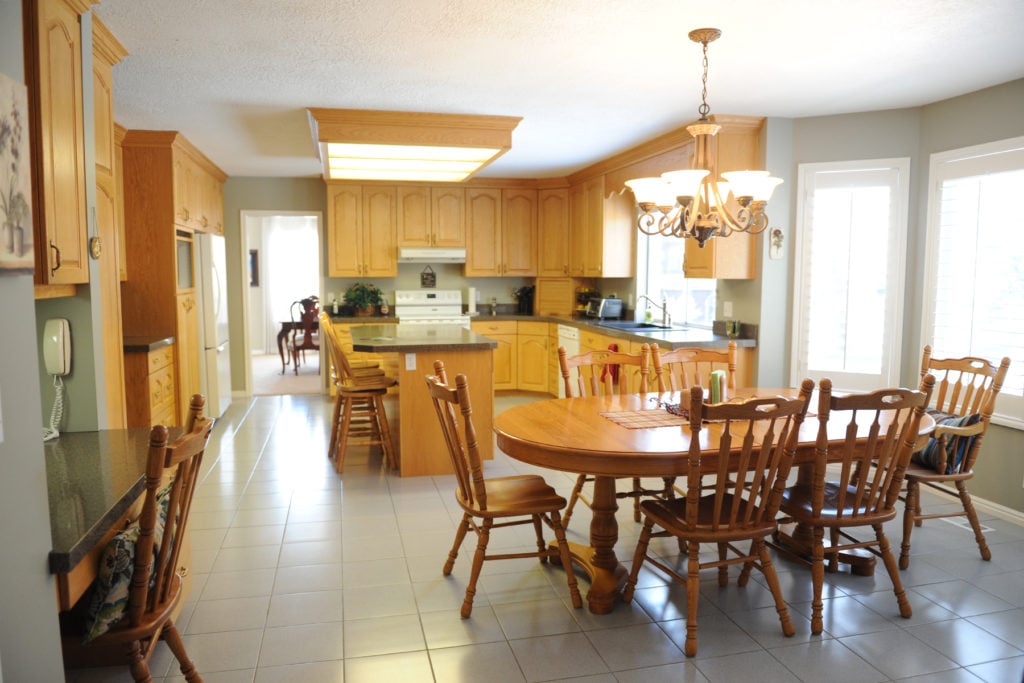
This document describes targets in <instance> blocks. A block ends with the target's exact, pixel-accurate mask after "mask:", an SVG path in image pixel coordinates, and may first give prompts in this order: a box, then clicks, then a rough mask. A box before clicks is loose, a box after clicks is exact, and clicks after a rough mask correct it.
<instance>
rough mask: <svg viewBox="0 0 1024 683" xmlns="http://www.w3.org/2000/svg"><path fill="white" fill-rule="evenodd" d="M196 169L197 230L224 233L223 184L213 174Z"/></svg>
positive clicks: (216, 233)
mask: <svg viewBox="0 0 1024 683" xmlns="http://www.w3.org/2000/svg"><path fill="white" fill-rule="evenodd" d="M197 170H198V186H199V190H200V192H199V204H198V207H199V209H198V210H199V212H200V215H199V220H198V221H197V222H198V225H197V226H196V229H197V230H202V231H204V232H209V233H213V234H215V235H223V234H224V186H223V184H222V183H221V182H220V179H218V178H217V177H216V176H214V175H213V174H211V173H209V172H207V171H204V170H202V169H197Z"/></svg>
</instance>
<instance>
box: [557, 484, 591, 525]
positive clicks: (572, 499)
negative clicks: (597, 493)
mask: <svg viewBox="0 0 1024 683" xmlns="http://www.w3.org/2000/svg"><path fill="white" fill-rule="evenodd" d="M586 482H587V475H585V474H581V475H580V476H578V477H576V485H575V486H573V487H572V493H571V494H569V504H568V505H566V506H565V514H564V515H562V526H564V527H565V528H567V529H568V528H569V519H570V518H571V517H572V511H573V510H574V509H575V508H576V501H578V500H579V499H580V492H581V491H583V484H585V483H586Z"/></svg>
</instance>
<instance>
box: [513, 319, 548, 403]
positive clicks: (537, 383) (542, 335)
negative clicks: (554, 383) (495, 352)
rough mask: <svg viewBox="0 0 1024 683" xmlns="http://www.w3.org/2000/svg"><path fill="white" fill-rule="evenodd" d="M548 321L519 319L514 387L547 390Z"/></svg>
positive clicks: (526, 389)
mask: <svg viewBox="0 0 1024 683" xmlns="http://www.w3.org/2000/svg"><path fill="white" fill-rule="evenodd" d="M548 327H549V325H548V323H537V322H526V321H522V320H520V321H519V323H518V327H517V328H516V366H517V367H516V388H517V389H520V390H522V391H541V392H546V391H547V390H548V359H549V356H550V349H549V344H548Z"/></svg>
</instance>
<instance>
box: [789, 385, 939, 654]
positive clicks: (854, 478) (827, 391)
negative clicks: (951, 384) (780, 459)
mask: <svg viewBox="0 0 1024 683" xmlns="http://www.w3.org/2000/svg"><path fill="white" fill-rule="evenodd" d="M934 382H935V378H933V377H932V376H931V375H925V377H923V378H922V380H921V384H920V388H919V389H918V390H912V389H898V388H894V389H879V390H877V391H872V392H870V393H854V394H844V395H841V396H835V395H833V394H832V381H831V380H829V379H823V380H821V383H820V385H819V389H818V391H819V394H818V436H817V439H816V442H815V447H814V460H813V463H812V464H811V465H810V466H809V467H810V470H809V475H808V476H801V477H799V478H798V480H797V482H796V483H795V484H794V485H793V486H790V487H788V488H786V490H785V491H784V492H783V494H782V505H781V507H780V510H781V512H782V514H783V515H785V516H786V518H787V520H786V521H790V520H792V521H795V522H796V523H797V524H798V525H801V526H803V527H804V528H808V529H810V533H811V537H812V540H811V558H810V560H806V558H802V557H798V556H794V557H795V558H796V559H798V560H801V561H804V562H806V563H808V564H810V566H811V581H812V583H813V586H814V597H813V600H812V602H811V633H813V634H818V633H821V632H822V630H823V622H822V601H821V593H822V587H823V585H824V583H825V556H826V555H827V556H828V558H829V571H836V570H837V569H838V566H839V565H838V562H839V553H843V552H846V551H849V550H852V549H856V548H863V549H865V550H867V551H869V552H871V553H872V554H874V555H875V556H877V557H880V558H881V559H882V561H883V562H884V563H885V568H886V571H888V572H889V578H890V579H891V580H892V587H893V592H894V593H895V594H896V602H897V604H898V605H899V612H900V616H902V617H904V618H909V617H910V616H911V614H912V609H911V606H910V603H909V602H908V601H907V596H906V593H905V592H904V590H903V584H902V583H901V582H900V573H899V569H897V566H896V558H895V557H893V554H892V550H891V549H890V547H889V539H888V538H887V537H886V535H885V531H884V529H883V526H882V525H883V524H884V523H885V522H888V521H889V520H891V519H894V518H895V517H896V502H897V499H898V496H899V492H900V489H901V488H902V486H903V476H904V473H905V472H906V470H907V464H908V463H909V462H910V456H911V453H912V452H913V450H914V444H915V442H916V441H917V438H918V429H919V426H920V422H921V416H922V415H924V412H925V408H926V407H927V406H928V400H929V398H930V397H931V393H932V386H933V385H934ZM830 423H832V424H833V429H832V431H831V433H830V431H829V424H830ZM801 474H802V475H803V474H804V473H801ZM865 526H870V527H871V529H872V530H873V531H874V538H871V539H866V540H861V539H858V538H857V537H855V536H853V535H852V533H851V532H852V530H853V529H854V528H856V527H865ZM826 529H828V530H829V539H830V540H829V543H825V530H826Z"/></svg>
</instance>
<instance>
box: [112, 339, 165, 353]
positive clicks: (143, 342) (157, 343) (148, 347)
mask: <svg viewBox="0 0 1024 683" xmlns="http://www.w3.org/2000/svg"><path fill="white" fill-rule="evenodd" d="M122 343H123V345H124V350H125V351H128V352H129V353H138V352H143V353H148V352H150V351H156V350H157V349H159V348H162V347H164V346H169V345H171V344H173V343H174V337H160V336H156V335H149V336H138V337H125V338H124V340H123V342H122Z"/></svg>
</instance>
